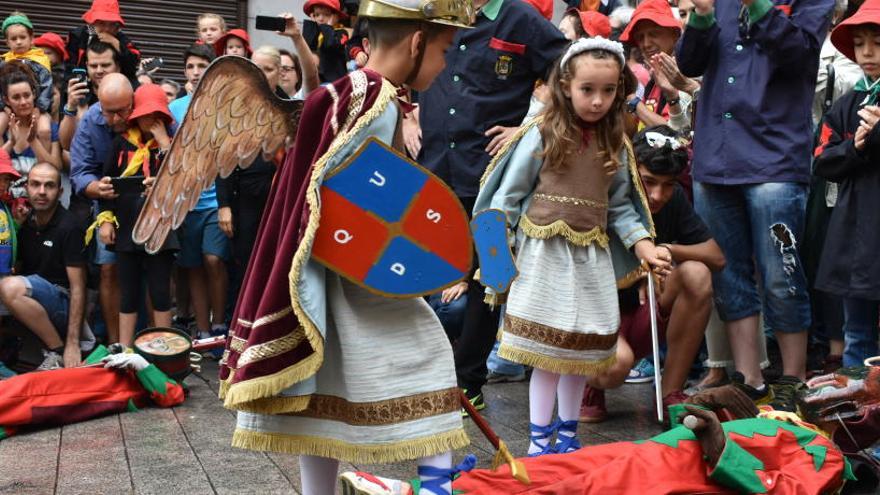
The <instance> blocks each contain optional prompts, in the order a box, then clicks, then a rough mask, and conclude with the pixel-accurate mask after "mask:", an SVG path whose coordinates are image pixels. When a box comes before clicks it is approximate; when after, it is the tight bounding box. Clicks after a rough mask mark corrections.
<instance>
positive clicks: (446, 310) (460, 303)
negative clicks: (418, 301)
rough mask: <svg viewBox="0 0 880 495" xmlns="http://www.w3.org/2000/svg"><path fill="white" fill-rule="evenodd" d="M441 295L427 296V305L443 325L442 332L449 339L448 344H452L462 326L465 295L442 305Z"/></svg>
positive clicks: (465, 301)
mask: <svg viewBox="0 0 880 495" xmlns="http://www.w3.org/2000/svg"><path fill="white" fill-rule="evenodd" d="M440 297H441V294H439V293H438V294H431V295H430V296H428V304H430V305H431V309H433V310H434V313H436V314H437V318H439V319H440V324H441V325H443V330H445V331H446V336H447V337H448V338H449V342H454V341H455V340H457V339H458V337H459V336H460V335H461V328H462V326H464V310H465V308H466V307H467V299H468V298H467V294H463V295H462V296H461V297H459V298H458V299H456V300H454V301H450V302H448V303H444V302H442V301H441V300H440Z"/></svg>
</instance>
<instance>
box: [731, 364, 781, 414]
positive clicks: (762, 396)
mask: <svg viewBox="0 0 880 495" xmlns="http://www.w3.org/2000/svg"><path fill="white" fill-rule="evenodd" d="M730 381H731V383H733V385H734V386H736V388H738V389H740V390H742V391H743V392H745V394H746V395H748V396H749V399H752V402H754V403H755V404H756V405H759V406H760V405H764V404H769V403H770V401H771V400H773V390H772V389H771V388H770V387H768V386H767V385H766V384H765V385H764V387H763V388H762V389H761V390H759V389H756V388H755V387H752V386H751V385H746V379H745V377H744V376H743V374H742V373H740V372H739V371H737V372H734V374H733V375H731V377H730Z"/></svg>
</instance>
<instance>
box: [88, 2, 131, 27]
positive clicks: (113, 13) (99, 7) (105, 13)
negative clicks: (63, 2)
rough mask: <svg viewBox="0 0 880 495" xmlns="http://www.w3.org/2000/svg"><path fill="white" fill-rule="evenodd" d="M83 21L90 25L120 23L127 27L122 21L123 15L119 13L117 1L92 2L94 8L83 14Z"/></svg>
mask: <svg viewBox="0 0 880 495" xmlns="http://www.w3.org/2000/svg"><path fill="white" fill-rule="evenodd" d="M82 18H83V20H84V21H86V22H87V23H89V24H94V23H96V22H98V21H106V22H118V23H119V24H122V25H123V26H125V21H124V20H123V19H122V13H121V12H120V11H119V2H117V1H116V0H95V1H94V2H92V8H90V9H89V11H88V12H86V13H85V14H83V16H82Z"/></svg>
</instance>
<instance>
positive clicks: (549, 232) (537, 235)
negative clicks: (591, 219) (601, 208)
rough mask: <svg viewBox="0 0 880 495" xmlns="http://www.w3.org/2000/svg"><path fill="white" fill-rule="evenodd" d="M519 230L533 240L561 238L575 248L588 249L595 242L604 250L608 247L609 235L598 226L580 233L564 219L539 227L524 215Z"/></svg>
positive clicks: (520, 220)
mask: <svg viewBox="0 0 880 495" xmlns="http://www.w3.org/2000/svg"><path fill="white" fill-rule="evenodd" d="M519 228H520V229H522V231H523V233H524V234H525V235H527V236H528V237H531V238H533V239H550V238H552V237H556V236H560V237H564V238H565V239H566V240H567V241H568V242H570V243H572V244H574V245H575V246H582V247H586V246H589V245H590V244H593V243H594V242H595V243H596V244H598V245H599V246H602V247H603V248H607V247H608V235H606V234H605V230H604V229H603V228H602V227H600V226H598V225H597V226H595V227H593V228H592V229H590V230H589V231H587V232H578V231H576V230H574V229H573V228H571V227H570V226H569V225H568V224H567V223H565V220H562V219H559V220H556V221H555V222H553V223H551V224H550V225H538V224H535V223H532V221H531V220H530V219H529V217H528V216H527V215H523V216H521V217H520V219H519Z"/></svg>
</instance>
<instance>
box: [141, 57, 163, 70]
mask: <svg viewBox="0 0 880 495" xmlns="http://www.w3.org/2000/svg"><path fill="white" fill-rule="evenodd" d="M163 65H165V61H164V60H162V57H155V58H153V60H150V61H149V62H145V63H144V66H143V67H142V69H143V70H144V72H150V71H151V70H153V69H158V68H160V67H162V66H163Z"/></svg>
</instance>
